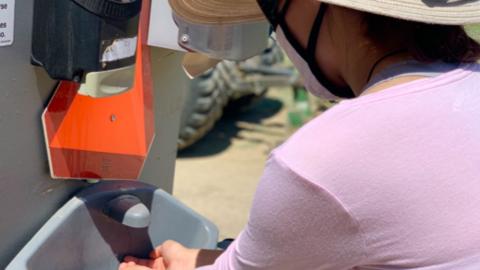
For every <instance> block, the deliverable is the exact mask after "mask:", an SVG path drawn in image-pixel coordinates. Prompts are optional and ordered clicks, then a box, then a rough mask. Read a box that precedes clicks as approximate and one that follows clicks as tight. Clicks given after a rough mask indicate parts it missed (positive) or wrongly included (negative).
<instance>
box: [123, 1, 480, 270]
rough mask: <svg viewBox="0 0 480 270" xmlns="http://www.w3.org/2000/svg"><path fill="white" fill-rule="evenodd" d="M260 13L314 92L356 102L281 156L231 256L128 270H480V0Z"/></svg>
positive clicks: (191, 253)
mask: <svg viewBox="0 0 480 270" xmlns="http://www.w3.org/2000/svg"><path fill="white" fill-rule="evenodd" d="M202 1H204V2H210V5H209V7H210V8H212V7H214V6H215V5H212V3H216V4H218V5H220V4H219V3H222V1H219V2H215V1H214V0H212V1H205V0H202ZM232 1H233V0H232ZM187 2H188V1H187ZM193 2H195V1H193ZM197 2H198V1H197ZM225 2H228V1H225ZM237 2H242V3H243V4H244V3H245V2H249V1H238V0H237ZM259 5H260V6H261V9H262V11H263V13H264V14H265V15H266V17H267V18H268V19H269V21H270V23H271V24H272V25H273V27H274V30H275V32H276V33H277V35H276V36H277V39H278V41H279V42H280V44H281V45H282V47H283V48H284V49H285V51H286V53H287V54H288V56H289V57H290V58H291V60H292V62H293V63H294V64H295V65H296V66H297V68H298V69H299V70H300V72H301V73H302V75H303V76H304V78H305V82H306V85H307V88H308V89H309V90H310V91H311V92H312V93H313V94H316V95H320V96H325V97H332V96H335V97H341V98H349V99H348V100H345V101H343V102H341V103H340V104H339V105H337V106H335V107H334V108H332V109H331V110H329V111H327V112H326V113H324V114H323V115H321V116H319V117H318V118H316V119H314V120H312V121H311V122H310V123H308V124H307V125H306V126H305V127H304V128H302V129H301V130H299V131H298V132H297V133H296V134H295V135H293V136H292V138H290V139H289V140H288V141H287V142H285V143H284V144H283V145H282V146H280V147H279V148H278V149H276V150H275V151H274V152H273V153H272V154H271V156H270V159H269V161H268V163H267V166H266V169H265V173H264V176H263V178H262V180H261V182H260V185H259V187H258V191H257V193H256V197H255V201H254V204H253V208H252V211H251V216H250V220H249V223H248V225H247V227H246V228H245V229H244V230H243V232H242V233H241V235H240V236H239V237H238V239H237V240H236V241H235V242H234V243H233V244H232V245H231V246H230V247H229V248H228V250H226V251H225V252H224V253H223V254H220V252H215V251H210V252H207V251H199V250H192V249H187V248H185V247H183V246H181V245H180V244H178V243H175V242H172V241H169V242H167V243H165V244H163V245H162V246H160V247H158V248H157V250H156V251H154V252H152V256H151V259H149V260H140V259H135V258H127V259H126V262H125V263H124V264H122V265H121V267H120V269H122V270H128V269H169V270H176V269H179V270H180V269H181V270H188V269H195V268H196V267H200V266H202V265H203V266H204V267H201V268H200V269H204V270H210V269H212V270H213V269H225V270H226V269H235V270H244V269H249V270H250V269H276V270H279V269H332V270H341V269H429V270H439V269H472V270H473V269H480V210H479V205H480V165H479V164H480V65H478V64H476V61H477V60H479V59H480V45H479V44H478V43H477V42H475V41H474V40H473V39H472V38H470V37H469V36H468V35H467V34H466V33H465V31H464V29H463V27H462V26H461V25H466V24H470V23H480V1H467V0H465V1H462V0H459V1H441V0H440V1H439V0H437V1H434V0H402V1H400V0H383V1H373V0H371V1H367V0H365V1H356V0H328V1H316V0H283V1H268V0H260V1H259Z"/></svg>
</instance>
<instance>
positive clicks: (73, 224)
mask: <svg viewBox="0 0 480 270" xmlns="http://www.w3.org/2000/svg"><path fill="white" fill-rule="evenodd" d="M122 195H133V196H135V197H137V198H139V199H140V201H141V202H142V203H143V204H144V205H145V206H146V207H147V208H148V209H149V210H150V219H151V220H150V226H148V227H146V228H133V227H128V226H125V225H123V224H122V223H121V222H118V221H117V220H114V219H112V218H111V217H110V216H108V215H107V214H106V212H105V207H106V205H107V204H108V202H111V201H112V200H114V199H115V198H118V197H119V196H122ZM217 238H218V230H217V228H216V227H215V225H213V224H212V223H211V222H209V221H208V220H206V219H205V218H203V217H201V216H200V215H198V214H197V213H195V212H194V211H192V210H191V209H189V208H188V207H186V206H185V205H183V204H181V203H180V202H179V201H177V200H176V199H174V198H173V197H172V196H171V195H169V194H167V193H166V192H164V191H162V190H160V189H157V188H156V187H154V186H151V185H148V184H144V183H140V182H125V181H112V182H103V183H99V184H96V185H94V186H92V187H89V188H87V189H85V190H84V191H82V192H80V193H79V194H78V195H77V196H75V197H74V198H73V199H71V200H70V201H69V202H68V203H67V204H65V205H64V206H63V207H62V208H61V209H60V210H58V211H57V212H56V213H55V215H53V216H52V217H51V219H50V220H49V221H48V222H47V223H46V224H45V225H44V226H43V227H42V228H41V229H40V230H39V231H38V233H37V234H35V236H34V237H33V238H32V239H31V240H30V241H29V242H28V244H27V245H26V246H25V247H24V248H23V249H22V250H21V251H20V253H19V254H18V255H17V256H16V257H15V258H14V260H13V261H12V262H11V263H10V264H9V265H8V266H7V270H24V269H29V270H43V269H45V270H94V269H95V270H96V269H99V270H115V269H117V268H118V265H119V262H120V261H121V260H122V258H123V257H124V256H125V255H134V256H139V257H148V253H149V252H150V251H151V250H152V249H153V247H155V246H158V245H160V244H161V243H163V242H164V241H165V240H169V239H171V240H176V241H178V242H180V243H182V244H184V245H186V246H188V247H192V248H207V249H214V248H215V247H216V243H217Z"/></svg>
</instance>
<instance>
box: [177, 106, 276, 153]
mask: <svg viewBox="0 0 480 270" xmlns="http://www.w3.org/2000/svg"><path fill="white" fill-rule="evenodd" d="M282 108H283V103H282V101H280V100H278V99H273V98H269V97H265V98H262V99H261V100H259V101H258V102H256V103H255V104H254V105H253V106H250V107H249V108H247V109H244V110H236V109H232V108H230V109H227V110H226V111H225V114H224V115H223V117H222V118H221V119H220V120H219V122H218V123H217V124H216V125H215V128H214V129H213V130H212V131H211V132H210V133H208V134H207V135H206V136H205V137H204V138H203V139H202V140H200V141H198V142H197V143H196V144H194V145H193V146H191V147H189V148H187V149H185V150H183V151H181V152H180V153H179V155H178V157H179V158H194V157H203V156H210V155H215V154H218V153H220V152H222V151H224V150H225V149H227V148H228V147H229V146H230V145H231V144H232V140H233V139H234V138H239V137H238V134H239V132H241V131H242V130H245V129H246V128H247V127H240V126H239V125H238V122H243V123H251V124H260V123H261V122H262V121H263V120H265V119H268V118H270V117H272V116H274V115H276V114H277V113H278V112H280V111H281V109H282ZM266 128H268V127H267V126H266Z"/></svg>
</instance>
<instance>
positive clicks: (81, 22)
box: [32, 0, 141, 97]
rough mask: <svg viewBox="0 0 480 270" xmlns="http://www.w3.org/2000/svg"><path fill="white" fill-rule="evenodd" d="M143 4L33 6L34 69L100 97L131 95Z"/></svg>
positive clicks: (59, 1) (114, 0)
mask: <svg viewBox="0 0 480 270" xmlns="http://www.w3.org/2000/svg"><path fill="white" fill-rule="evenodd" d="M140 10H141V0H35V7H34V22H33V38H32V63H33V64H35V65H39V66H42V67H43V68H44V69H45V70H46V71H47V73H48V74H49V75H50V77H52V78H53V79H57V80H68V81H75V82H78V83H81V84H82V86H81V87H80V90H79V91H80V93H82V94H85V95H89V96H93V97H103V96H110V95H114V94H118V93H122V92H124V91H126V90H129V89H130V88H131V86H132V84H133V79H134V64H135V55H136V48H137V34H138V22H139V14H140Z"/></svg>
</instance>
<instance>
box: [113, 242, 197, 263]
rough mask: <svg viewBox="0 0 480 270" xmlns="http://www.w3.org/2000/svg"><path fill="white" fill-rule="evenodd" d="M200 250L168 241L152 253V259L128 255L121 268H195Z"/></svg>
mask: <svg viewBox="0 0 480 270" xmlns="http://www.w3.org/2000/svg"><path fill="white" fill-rule="evenodd" d="M199 252H200V250H197V249H189V248H186V247H184V246H183V245H181V244H180V243H177V242H175V241H167V242H165V243H163V244H162V245H161V246H159V247H157V248H156V249H155V250H154V251H152V252H151V253H150V259H138V258H134V257H126V258H125V262H124V263H122V264H120V267H119V270H193V269H195V267H196V261H197V256H198V254H199Z"/></svg>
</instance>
